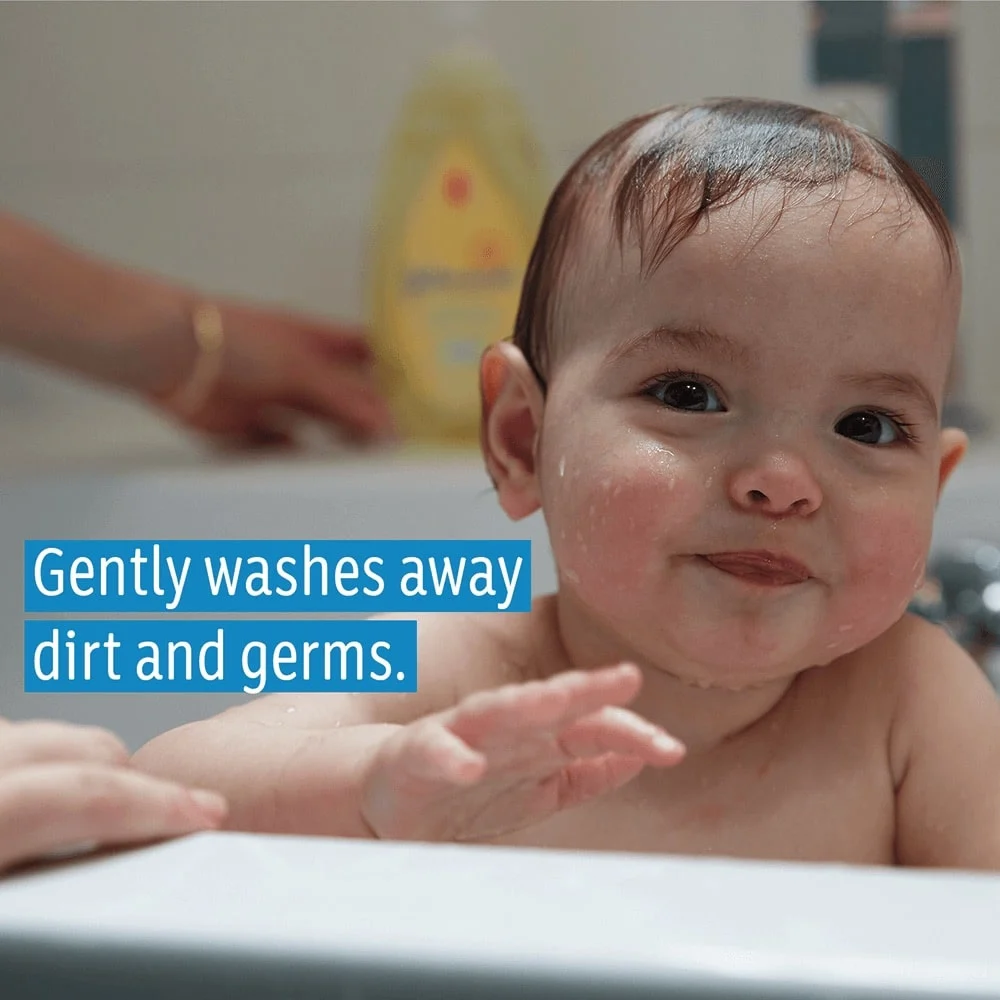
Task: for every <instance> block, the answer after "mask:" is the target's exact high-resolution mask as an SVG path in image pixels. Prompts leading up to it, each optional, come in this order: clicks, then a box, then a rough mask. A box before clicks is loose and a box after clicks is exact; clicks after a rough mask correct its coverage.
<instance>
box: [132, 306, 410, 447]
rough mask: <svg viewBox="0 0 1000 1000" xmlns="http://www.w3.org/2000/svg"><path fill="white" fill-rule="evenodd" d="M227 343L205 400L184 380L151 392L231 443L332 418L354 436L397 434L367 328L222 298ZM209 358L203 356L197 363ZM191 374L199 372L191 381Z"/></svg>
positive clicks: (274, 439)
mask: <svg viewBox="0 0 1000 1000" xmlns="http://www.w3.org/2000/svg"><path fill="white" fill-rule="evenodd" d="M212 308H215V309H217V316H218V321H219V325H220V327H221V343H220V347H219V349H218V350H219V357H218V359H217V361H216V368H215V370H214V371H213V372H212V373H210V374H209V375H208V376H207V378H208V379H209V381H208V382H207V383H206V385H205V387H204V391H203V393H202V394H201V398H200V399H197V400H194V401H188V400H185V399H183V398H181V397H183V395H184V389H185V387H186V385H187V384H188V383H187V381H184V382H182V383H181V384H180V386H178V385H176V384H175V385H173V386H171V387H170V388H169V389H167V390H160V391H154V392H151V393H149V394H148V398H149V400H150V402H151V403H153V404H154V405H155V406H157V407H160V408H161V409H162V410H163V411H164V412H166V413H167V414H168V415H170V416H171V417H173V418H174V419H177V420H179V421H181V422H182V423H184V424H185V425H187V426H188V427H190V428H192V429H194V430H196V431H202V432H206V433H207V434H209V435H211V436H212V437H214V438H216V439H218V440H220V441H225V442H229V443H235V444H247V445H260V444H282V443H284V444H290V443H293V441H294V424H295V422H296V419H297V418H301V417H308V418H311V419H314V420H318V421H320V422H322V423H326V424H328V425H329V426H330V427H331V429H335V430H336V431H338V432H339V433H340V434H341V435H342V436H344V437H346V438H347V439H348V440H351V441H354V442H358V443H370V442H377V441H383V440H386V439H388V438H390V437H391V436H392V433H393V422H392V417H391V414H390V412H389V407H388V405H387V404H386V402H385V400H384V399H383V398H382V395H381V393H380V392H379V389H378V387H377V385H376V382H375V376H374V359H373V356H372V351H371V347H370V346H369V344H368V341H367V339H366V338H365V335H364V332H363V331H362V330H360V329H357V328H352V327H349V326H346V325H340V324H337V323H333V322H323V321H320V320H318V319H313V318H309V317H305V316H300V315H296V314H295V313H291V312H284V311H279V310H276V309H273V308H268V307H264V306H252V305H248V304H242V303H234V302H219V303H216V304H215V305H214V306H213V307H212ZM198 363H209V362H205V361H204V360H203V359H200V358H199V359H196V360H195V364H198ZM190 378H191V373H189V374H188V376H187V379H188V380H189V379H190Z"/></svg>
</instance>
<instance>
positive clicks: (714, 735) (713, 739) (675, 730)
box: [536, 594, 797, 754]
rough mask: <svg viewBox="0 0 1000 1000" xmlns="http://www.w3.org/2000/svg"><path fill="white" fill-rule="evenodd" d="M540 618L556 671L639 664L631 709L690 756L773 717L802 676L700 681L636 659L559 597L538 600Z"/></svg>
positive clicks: (548, 655)
mask: <svg viewBox="0 0 1000 1000" xmlns="http://www.w3.org/2000/svg"><path fill="white" fill-rule="evenodd" d="M536 614H537V616H538V621H539V623H540V625H541V626H542V632H543V633H544V634H543V635H542V636H540V637H539V639H540V641H541V642H542V643H543V649H545V653H544V659H543V662H545V663H548V664H553V672H554V670H555V669H564V670H592V669H595V668H597V667H605V666H613V665H615V664H616V663H620V662H622V661H624V660H628V661H629V662H633V663H636V665H637V666H639V667H640V668H641V669H642V672H643V676H644V679H643V686H642V690H641V691H640V692H639V695H638V697H637V698H636V699H635V701H633V702H632V703H631V704H630V705H629V706H628V707H629V708H630V709H632V710H633V711H635V712H636V713H638V714H639V715H641V716H643V717H644V718H646V719H648V720H649V721H650V722H654V723H656V724H657V725H659V726H662V727H663V728H664V729H666V730H667V732H669V733H670V734H671V735H673V736H676V737H677V738H678V739H679V740H681V741H683V743H684V744H685V746H686V747H687V749H688V753H689V754H690V753H699V752H707V751H709V750H711V749H712V748H714V747H716V746H718V745H719V744H721V743H724V742H726V741H727V740H730V739H733V738H734V737H736V736H738V735H739V734H741V733H744V732H746V731H747V730H749V729H751V728H753V727H754V726H756V725H758V724H759V723H760V722H761V721H762V720H764V719H765V718H766V717H768V716H770V715H772V713H773V712H774V711H775V709H776V708H777V706H779V705H780V704H781V703H783V701H784V699H785V696H786V695H787V694H788V693H789V691H790V690H791V689H792V688H793V685H794V681H795V677H796V676H797V675H792V676H788V677H782V678H780V679H777V680H774V681H768V682H766V683H764V684H757V685H753V686H747V687H744V688H740V689H733V688H725V687H721V686H712V685H705V684H702V683H696V682H695V681H693V680H689V679H685V677H684V676H682V675H681V673H680V672H678V673H676V674H674V673H672V672H670V671H669V670H668V669H667V668H665V667H664V666H663V665H662V664H651V663H644V662H642V661H641V660H639V659H637V658H635V656H634V654H632V653H629V652H628V651H627V650H623V649H622V648H621V645H620V644H619V643H617V642H615V641H614V638H613V637H611V636H609V635H608V634H607V633H606V632H605V631H604V630H602V629H601V628H600V627H599V626H595V625H594V623H592V622H591V621H590V620H589V619H588V618H587V617H586V616H585V615H583V614H581V613H580V610H579V609H578V608H575V607H573V606H572V603H571V602H570V601H568V600H566V599H564V598H561V597H560V595H555V594H553V595H551V596H549V597H546V598H543V599H542V600H541V601H539V602H538V604H537V605H536ZM555 664H559V666H558V667H556V666H555Z"/></svg>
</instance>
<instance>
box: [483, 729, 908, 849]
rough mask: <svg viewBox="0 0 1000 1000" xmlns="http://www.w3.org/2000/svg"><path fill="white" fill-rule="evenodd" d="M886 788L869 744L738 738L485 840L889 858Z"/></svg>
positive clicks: (890, 806) (878, 757)
mask: <svg viewBox="0 0 1000 1000" xmlns="http://www.w3.org/2000/svg"><path fill="white" fill-rule="evenodd" d="M894 813H895V809H894V795H893V786H892V780H891V776H890V773H889V768H888V764H887V762H886V760H885V757H884V754H883V753H881V752H880V748H879V747H877V746H869V747H866V746H864V745H854V746H850V745H848V746H846V747H845V745H844V744H843V743H841V742H840V741H835V742H834V743H833V744H832V745H827V746H824V745H823V744H822V743H817V744H815V745H812V746H807V747H805V748H799V749H798V750H797V752H796V753H794V754H793V753H791V752H788V753H787V754H780V753H779V754H774V753H772V752H764V751H762V749H761V748H760V747H754V746H748V747H746V748H744V752H743V753H742V754H741V753H740V748H739V747H733V748H729V749H728V752H726V753H722V754H716V755H715V756H714V757H713V756H706V757H699V756H698V755H692V757H690V758H689V759H688V760H685V761H684V762H682V763H681V764H680V765H678V766H677V767H676V768H674V769H671V770H659V771H653V770H651V769H647V771H645V772H644V773H643V774H641V775H640V776H639V777H638V778H637V779H635V781H634V782H633V783H632V784H630V785H629V786H626V787H625V788H623V789H621V790H619V791H618V792H617V793H615V794H613V795H611V796H607V797H605V798H603V799H597V800H594V801H591V802H589V803H585V804H583V805H581V806H578V807H577V808H575V809H572V810H567V811H565V812H562V813H559V814H557V815H555V816H552V817H550V818H549V819H547V820H545V821H543V822H541V823H538V824H536V825H534V826H532V827H530V828H527V829H524V830H521V831H518V832H516V833H512V834H509V835H506V836H502V837H498V838H496V839H495V840H494V841H493V843H498V844H510V845H514V844H517V845H521V846H535V847H553V848H568V849H578V850H596V851H604V850H613V851H637V852H644V853H645V852H653V853H670V854H690V855H717V856H727V857H741V858H756V859H774V860H792V861H796V860H799V861H816V862H833V863H837V862H842V863H852V864H892V863H893V860H894V857H893V838H894Z"/></svg>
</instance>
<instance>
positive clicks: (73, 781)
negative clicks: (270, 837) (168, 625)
mask: <svg viewBox="0 0 1000 1000" xmlns="http://www.w3.org/2000/svg"><path fill="white" fill-rule="evenodd" d="M226 812H227V807H226V803H225V800H224V799H223V798H222V797H221V796H220V795H217V794H215V793H214V792H206V791H201V790H191V789H186V788H184V787H182V786H180V785H176V784H174V783H173V782H169V781H162V780H160V779H159V778H154V777H152V776H150V775H147V774H143V773H142V772H141V771H138V770H136V769H135V768H134V767H132V766H131V765H130V764H129V759H128V751H127V750H126V748H125V747H124V746H123V745H122V744H121V742H119V740H118V739H117V738H116V737H115V736H113V735H112V734H111V733H108V732H106V731H105V730H103V729H97V728H94V727H91V726H72V725H68V724H66V723H61V722H39V721H33V722H9V721H7V720H5V719H0V872H3V871H5V870H7V869H9V868H11V867H13V866H15V865H18V864H21V863H24V862H28V861H34V860H38V859H44V858H46V857H50V856H52V855H54V854H58V853H61V852H67V851H73V852H77V851H82V850H87V849H93V848H97V847H102V846H110V845H113V844H114V845H120V844H129V843H139V842H143V841H152V840H161V839H164V838H167V837H175V836H178V835H180V834H186V833H194V832H195V831H198V830H211V829H215V828H218V827H219V826H221V824H222V822H223V820H224V819H225V816H226Z"/></svg>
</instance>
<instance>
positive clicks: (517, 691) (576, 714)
mask: <svg viewBox="0 0 1000 1000" xmlns="http://www.w3.org/2000/svg"><path fill="white" fill-rule="evenodd" d="M641 685H642V674H641V673H640V672H639V669H638V668H637V667H634V666H632V665H631V664H623V665H621V666H617V667H606V668H603V669H601V670H593V671H582V670H579V671H572V672H567V673H563V674H557V675H556V676H555V677H551V678H549V679H548V680H545V681H532V682H529V683H527V684H512V685H508V686H506V687H503V688H498V689H496V690H494V691H484V692H481V693H478V694H475V695H473V696H472V697H470V698H468V699H466V700H465V701H463V702H462V703H461V704H460V705H458V706H457V707H456V708H455V709H453V710H452V711H451V712H450V713H448V714H447V717H446V724H447V725H448V727H449V728H450V729H451V730H452V731H453V732H454V733H456V734H457V735H458V736H460V737H461V738H462V739H464V740H466V741H467V742H468V743H469V745H470V746H473V747H477V748H478V747H479V746H482V745H486V744H488V743H489V742H490V741H491V740H492V739H493V738H495V737H497V736H504V737H507V736H509V735H510V734H511V733H512V732H518V731H524V730H528V729H558V728H564V727H565V726H567V725H569V724H570V723H571V722H573V721H574V720H576V719H579V718H582V717H584V716H587V715H590V714H591V713H592V712H596V711H597V710H598V709H600V708H604V707H605V706H607V705H626V704H628V703H629V702H630V701H631V700H632V699H633V698H634V697H635V696H636V694H638V692H639V688H640V687H641Z"/></svg>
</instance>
